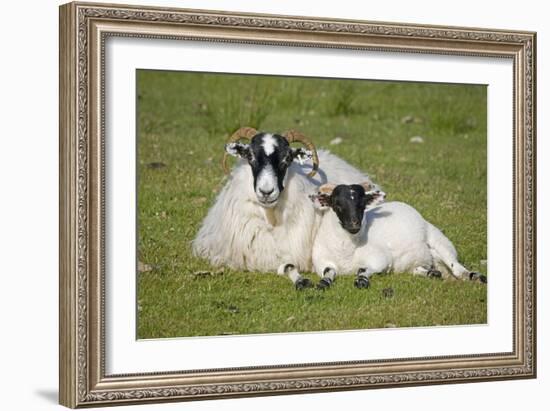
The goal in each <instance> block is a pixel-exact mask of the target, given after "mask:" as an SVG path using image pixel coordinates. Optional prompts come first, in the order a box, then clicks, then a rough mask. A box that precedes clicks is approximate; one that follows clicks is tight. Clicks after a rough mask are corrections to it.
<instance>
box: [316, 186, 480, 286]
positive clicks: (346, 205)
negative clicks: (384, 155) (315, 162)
mask: <svg viewBox="0 0 550 411" xmlns="http://www.w3.org/2000/svg"><path fill="white" fill-rule="evenodd" d="M310 198H311V200H312V201H313V203H314V205H315V207H316V208H318V209H320V210H321V212H322V213H323V217H322V222H321V224H320V227H319V230H318V232H317V236H316V238H315V242H314V246H313V253H312V255H313V265H314V268H315V271H316V272H317V274H318V275H319V276H320V277H321V281H320V283H319V286H318V287H319V288H322V289H325V288H327V287H330V285H331V284H332V283H333V281H334V279H335V277H336V275H337V274H356V279H355V286H356V287H358V288H367V287H368V286H369V284H370V281H369V278H370V277H371V276H372V275H373V274H377V273H385V272H390V271H395V272H412V273H413V274H415V275H423V276H428V277H441V276H442V274H443V275H445V276H452V277H455V278H459V279H468V280H479V281H481V282H484V283H485V282H487V279H486V277H485V276H484V275H481V274H479V273H475V272H471V271H469V270H468V269H466V268H465V267H464V266H463V265H462V264H460V263H459V262H458V259H457V252H456V249H455V248H454V246H453V244H452V243H451V241H450V240H449V239H448V238H447V237H446V236H445V235H444V234H443V233H442V232H441V231H440V230H439V229H438V228H436V227H435V226H433V225H432V224H430V223H429V222H428V221H426V220H424V218H423V217H422V216H421V215H420V213H418V211H416V210H415V209H414V208H413V207H411V206H409V205H408V204H405V203H401V202H398V201H393V202H388V203H383V200H384V198H385V193H383V192H382V191H379V190H378V189H377V188H376V187H373V186H372V184H371V183H370V181H369V182H366V183H363V184H353V185H345V184H340V185H336V184H324V185H323V186H321V187H319V190H318V192H317V193H316V194H313V195H310Z"/></svg>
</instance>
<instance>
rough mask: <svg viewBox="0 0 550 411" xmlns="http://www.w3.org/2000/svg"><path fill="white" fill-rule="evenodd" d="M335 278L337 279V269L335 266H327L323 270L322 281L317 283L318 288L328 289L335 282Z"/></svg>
mask: <svg viewBox="0 0 550 411" xmlns="http://www.w3.org/2000/svg"><path fill="white" fill-rule="evenodd" d="M334 280H336V269H335V268H334V267H326V268H325V269H324V270H323V276H322V278H321V281H319V284H317V289H319V290H323V291H324V290H326V289H327V288H329V287H330V286H331V285H332V283H334Z"/></svg>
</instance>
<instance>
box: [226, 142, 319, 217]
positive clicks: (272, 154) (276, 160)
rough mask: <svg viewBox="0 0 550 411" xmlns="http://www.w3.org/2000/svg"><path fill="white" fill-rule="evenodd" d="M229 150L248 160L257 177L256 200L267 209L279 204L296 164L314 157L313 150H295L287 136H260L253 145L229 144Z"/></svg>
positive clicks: (255, 186) (255, 177) (255, 181)
mask: <svg viewBox="0 0 550 411" xmlns="http://www.w3.org/2000/svg"><path fill="white" fill-rule="evenodd" d="M226 151H227V152H228V153H229V154H232V155H234V156H238V157H241V158H243V159H245V160H247V161H248V164H250V167H251V169H252V176H253V177H254V192H255V194H256V198H257V199H258V202H259V203H260V204H261V205H262V206H264V207H274V206H275V205H276V204H277V201H278V200H279V196H280V195H281V193H282V192H283V190H284V182H285V176H286V172H287V170H288V167H289V166H290V164H291V163H292V161H293V160H294V159H300V161H304V160H307V159H309V158H311V152H310V151H309V150H305V149H303V148H292V147H290V145H289V144H288V141H287V140H286V139H285V138H284V137H282V136H280V135H278V134H269V133H259V134H256V135H255V136H254V137H253V138H252V140H251V141H250V144H243V143H230V144H227V145H226Z"/></svg>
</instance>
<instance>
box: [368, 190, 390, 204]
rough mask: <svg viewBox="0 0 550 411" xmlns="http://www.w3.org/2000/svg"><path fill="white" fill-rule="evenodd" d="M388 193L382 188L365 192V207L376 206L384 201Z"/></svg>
mask: <svg viewBox="0 0 550 411" xmlns="http://www.w3.org/2000/svg"><path fill="white" fill-rule="evenodd" d="M385 198H386V193H384V192H383V191H380V190H373V191H367V192H366V193H365V208H372V207H376V206H377V205H378V204H381V203H383V202H384V199H385Z"/></svg>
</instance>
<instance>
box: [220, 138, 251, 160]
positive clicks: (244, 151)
mask: <svg viewBox="0 0 550 411" xmlns="http://www.w3.org/2000/svg"><path fill="white" fill-rule="evenodd" d="M225 151H226V152H227V154H230V155H232V156H233V157H240V158H244V159H247V158H248V157H249V154H250V145H249V144H244V143H238V142H236V143H227V144H226V145H225Z"/></svg>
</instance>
